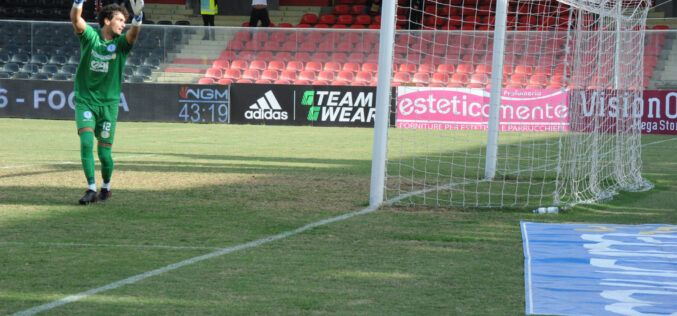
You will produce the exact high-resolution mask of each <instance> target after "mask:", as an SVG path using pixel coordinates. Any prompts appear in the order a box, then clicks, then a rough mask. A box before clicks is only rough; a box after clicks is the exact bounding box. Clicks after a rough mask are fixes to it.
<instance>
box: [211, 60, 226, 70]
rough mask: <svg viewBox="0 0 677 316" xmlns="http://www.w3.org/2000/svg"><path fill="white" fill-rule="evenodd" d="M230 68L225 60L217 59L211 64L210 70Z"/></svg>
mask: <svg viewBox="0 0 677 316" xmlns="http://www.w3.org/2000/svg"><path fill="white" fill-rule="evenodd" d="M229 67H230V63H229V62H228V61H227V60H223V59H217V60H214V62H212V68H218V69H222V70H223V69H228V68H229Z"/></svg>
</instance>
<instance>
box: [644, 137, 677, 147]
mask: <svg viewBox="0 0 677 316" xmlns="http://www.w3.org/2000/svg"><path fill="white" fill-rule="evenodd" d="M673 140H677V137H673V138H669V139H664V140H659V141H655V142H651V143H647V144H643V145H642V147H644V146H651V145H656V144H660V143H665V142H671V141H673Z"/></svg>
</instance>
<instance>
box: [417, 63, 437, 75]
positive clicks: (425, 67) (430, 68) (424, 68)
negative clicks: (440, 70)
mask: <svg viewBox="0 0 677 316" xmlns="http://www.w3.org/2000/svg"><path fill="white" fill-rule="evenodd" d="M418 72H430V73H433V72H435V64H427V63H426V64H420V65H418Z"/></svg>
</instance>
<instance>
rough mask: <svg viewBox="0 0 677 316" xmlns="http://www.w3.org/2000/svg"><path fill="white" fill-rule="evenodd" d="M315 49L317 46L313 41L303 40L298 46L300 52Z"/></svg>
mask: <svg viewBox="0 0 677 316" xmlns="http://www.w3.org/2000/svg"><path fill="white" fill-rule="evenodd" d="M316 49H317V46H316V45H315V43H313V42H303V43H301V46H300V47H299V51H300V52H314V51H315V50H316Z"/></svg>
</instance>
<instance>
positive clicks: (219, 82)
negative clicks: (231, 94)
mask: <svg viewBox="0 0 677 316" xmlns="http://www.w3.org/2000/svg"><path fill="white" fill-rule="evenodd" d="M216 83H218V84H231V83H233V79H230V78H221V79H219V81H217V82H216Z"/></svg>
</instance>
